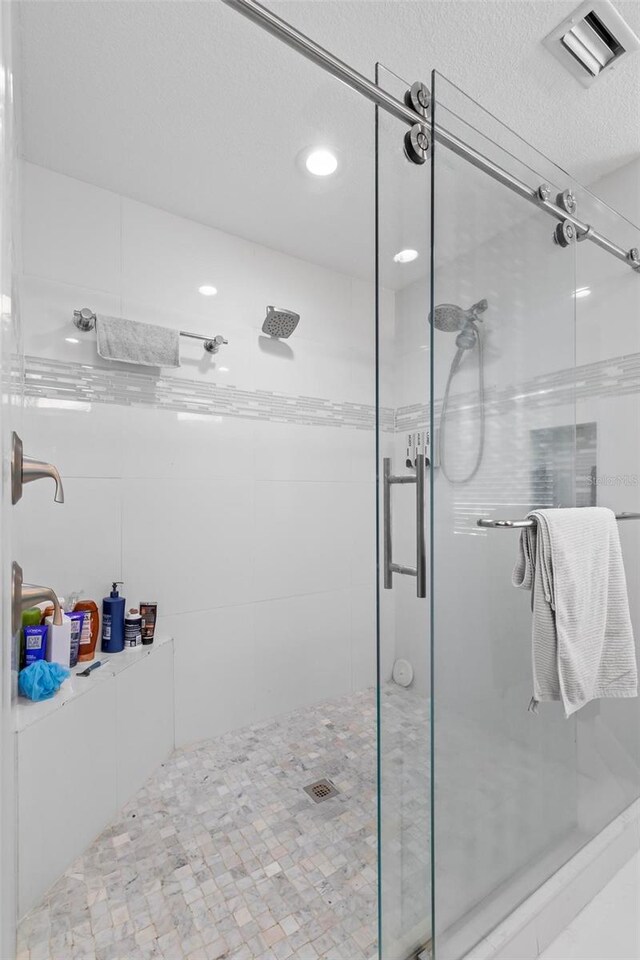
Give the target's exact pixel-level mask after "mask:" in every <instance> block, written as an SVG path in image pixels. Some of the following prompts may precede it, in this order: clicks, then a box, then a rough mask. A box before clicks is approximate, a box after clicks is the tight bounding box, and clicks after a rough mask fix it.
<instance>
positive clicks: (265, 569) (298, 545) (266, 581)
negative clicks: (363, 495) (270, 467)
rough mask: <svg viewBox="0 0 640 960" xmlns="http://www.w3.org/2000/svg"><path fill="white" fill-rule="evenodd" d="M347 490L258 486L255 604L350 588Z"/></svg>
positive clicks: (307, 485)
mask: <svg viewBox="0 0 640 960" xmlns="http://www.w3.org/2000/svg"><path fill="white" fill-rule="evenodd" d="M351 486H352V484H349V483H314V482H310V483H286V482H278V481H273V482H269V481H261V482H259V483H257V484H256V503H255V527H254V536H253V543H252V553H253V561H254V587H253V595H254V598H255V599H257V600H266V599H270V598H275V597H291V596H294V595H296V594H305V593H317V592H320V591H327V590H341V589H344V588H345V587H347V586H348V585H349V584H350V574H351V559H350V552H351V526H350V523H351V521H350V516H349V506H350V504H351V503H352V498H351V496H350V494H349V490H350V487H351Z"/></svg>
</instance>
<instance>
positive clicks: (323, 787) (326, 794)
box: [303, 780, 340, 803]
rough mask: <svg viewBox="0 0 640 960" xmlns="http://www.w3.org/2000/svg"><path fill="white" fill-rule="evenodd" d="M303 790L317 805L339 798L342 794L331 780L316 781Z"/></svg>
mask: <svg viewBox="0 0 640 960" xmlns="http://www.w3.org/2000/svg"><path fill="white" fill-rule="evenodd" d="M303 789H304V792H305V793H308V794H309V796H310V797H311V799H312V800H315V802H316V803H322V801H323V800H329V799H330V798H331V797H337V796H338V794H339V793H340V791H339V790H337V789H336V788H335V787H334V785H333V784H332V782H331V780H316V782H315V783H310V784H309V786H308V787H304V788H303Z"/></svg>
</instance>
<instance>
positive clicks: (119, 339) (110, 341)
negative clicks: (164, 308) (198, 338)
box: [96, 316, 180, 367]
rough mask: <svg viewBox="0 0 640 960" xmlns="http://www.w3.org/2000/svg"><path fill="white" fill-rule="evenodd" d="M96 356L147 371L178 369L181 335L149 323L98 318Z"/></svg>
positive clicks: (119, 318)
mask: <svg viewBox="0 0 640 960" xmlns="http://www.w3.org/2000/svg"><path fill="white" fill-rule="evenodd" d="M96 327H97V332H98V353H99V355H100V356H101V357H104V359H105V360H119V361H120V362H122V363H139V364H143V365H144V366H146V367H179V366H180V334H179V332H178V331H177V330H169V329H167V327H156V326H155V324H151V323H139V322H138V321H137V320H124V319H122V317H105V316H98V318H97V321H96Z"/></svg>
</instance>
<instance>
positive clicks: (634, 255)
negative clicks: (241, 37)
mask: <svg viewBox="0 0 640 960" xmlns="http://www.w3.org/2000/svg"><path fill="white" fill-rule="evenodd" d="M222 2H223V3H226V4H227V6H229V7H233V9H234V10H237V11H238V13H241V14H242V15H243V16H244V17H247V19H249V20H252V21H253V22H254V23H257V24H258V26H259V27H261V28H262V29H263V30H266V31H267V32H268V33H270V34H272V35H273V36H274V37H277V39H278V40H281V41H282V42H283V43H286V44H287V46H289V47H292V49H294V50H296V51H297V52H298V53H301V54H302V56H303V57H306V58H307V60H311V61H313V63H316V64H318V66H319V67H322V69H323V70H325V71H326V72H327V73H330V74H331V75H332V76H334V77H336V78H337V79H338V80H341V81H342V82H343V83H346V84H347V86H348V87H351V89H352V90H356V91H357V92H358V93H360V94H361V95H362V96H363V97H366V98H367V99H368V100H370V101H371V102H372V103H375V104H377V105H378V106H379V107H380V108H381V109H382V110H385V111H386V112H387V113H390V114H391V115H392V116H394V117H396V118H397V119H398V120H402V121H403V122H404V123H407V124H409V125H410V126H414V125H415V124H420V125H421V126H426V125H427V121H425V118H424V116H423V115H422V114H420V113H417V112H416V111H415V110H413V109H412V108H411V107H409V106H407V105H406V104H405V103H403V102H402V100H398V99H397V98H396V97H394V96H392V95H391V94H390V93H387V91H386V90H383V89H382V87H379V86H378V85H377V84H375V83H374V82H373V81H372V80H368V79H367V77H365V76H363V75H362V74H361V73H358V71H357V70H354V69H353V67H350V66H349V65H348V64H346V63H344V62H343V61H342V60H339V59H338V58H337V57H334V56H333V54H332V53H329V51H328V50H325V49H324V48H323V47H321V46H320V45H319V44H317V43H315V42H314V41H313V40H311V39H310V38H309V37H307V36H305V35H304V34H303V33H300V31H299V30H296V29H295V28H294V27H292V26H291V25H290V24H288V23H287V22H286V21H285V20H282V19H281V18H280V17H278V16H276V14H275V13H272V12H271V11H270V10H268V9H267V8H266V7H263V6H262V4H260V3H257V0H222ZM433 133H434V137H435V139H436V140H437V142H438V143H440V144H442V146H443V147H446V148H447V149H448V150H451V151H453V153H455V154H457V155H458V156H459V157H462V158H463V159H464V160H467V161H468V162H469V163H471V164H473V166H474V167H477V168H478V169H479V170H483V171H484V172H485V173H486V174H488V175H489V176H490V177H492V178H493V179H494V180H497V181H498V182H499V183H502V184H503V185H504V186H505V187H508V188H509V189H510V190H513V192H514V193H517V194H519V195H520V196H521V197H522V198H523V199H525V200H528V201H529V202H530V203H532V204H534V205H535V206H536V207H538V208H539V209H541V210H545V211H546V212H547V213H548V214H550V216H552V217H555V219H556V220H558V221H560V222H561V223H563V224H572V225H573V227H574V228H575V233H576V239H578V240H590V241H591V242H592V243H595V244H596V246H598V247H601V248H602V249H603V250H606V252H607V253H610V254H612V255H613V256H614V257H617V259H618V260H622V261H624V262H625V263H627V264H628V265H629V266H630V267H632V268H633V269H634V270H637V271H640V251H638V249H637V248H635V247H634V248H632V249H631V250H624V249H623V248H622V247H620V246H618V244H617V243H613V241H612V240H608V239H607V238H606V237H604V236H602V234H600V233H598V232H597V230H594V229H593V227H591V226H590V225H589V224H588V223H583V221H582V220H579V219H578V217H576V216H575V214H573V213H571V212H568V211H567V210H566V208H565V207H563V206H559V205H558V204H557V203H553V202H552V201H551V200H550V199H545V197H544V191H542V193H543V196H541V191H540V189H539V188H538V187H530V186H529V185H528V184H527V183H524V181H522V180H519V179H518V178H517V177H514V176H513V175H512V174H510V173H508V172H507V171H506V170H503V169H502V167H500V166H498V165H497V164H496V163H494V162H493V161H492V160H489V159H488V157H485V156H483V155H482V154H481V153H479V152H478V151H477V150H474V148H473V147H470V146H469V144H467V143H465V142H464V141H463V140H460V139H459V138H458V137H456V136H455V135H454V134H451V133H448V132H447V131H446V130H444V129H443V128H442V127H439V126H438V125H437V124H436V125H434V130H433Z"/></svg>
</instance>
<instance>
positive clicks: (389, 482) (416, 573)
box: [382, 453, 427, 599]
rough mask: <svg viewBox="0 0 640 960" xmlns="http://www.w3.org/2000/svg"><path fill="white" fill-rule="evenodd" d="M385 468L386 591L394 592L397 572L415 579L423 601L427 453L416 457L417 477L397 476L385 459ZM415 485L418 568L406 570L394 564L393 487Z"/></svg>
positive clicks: (425, 591) (383, 463) (425, 583)
mask: <svg viewBox="0 0 640 960" xmlns="http://www.w3.org/2000/svg"><path fill="white" fill-rule="evenodd" d="M382 465H383V513H384V588H385V590H391V587H392V586H393V575H394V573H400V574H403V575H404V576H406V577H415V578H416V595H417V596H418V597H420V599H424V598H425V597H426V595H427V551H426V547H425V529H424V477H425V458H424V454H422V453H421V454H418V456H417V457H416V474H415V476H410V475H408V476H402V477H395V476H393V474H392V473H391V460H390V459H389V457H385V458H384V460H383V461H382ZM407 483H413V484H415V488H416V565H415V567H407V566H404V564H401V563H394V562H393V533H392V526H391V487H392V486H393V485H394V484H407Z"/></svg>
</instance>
